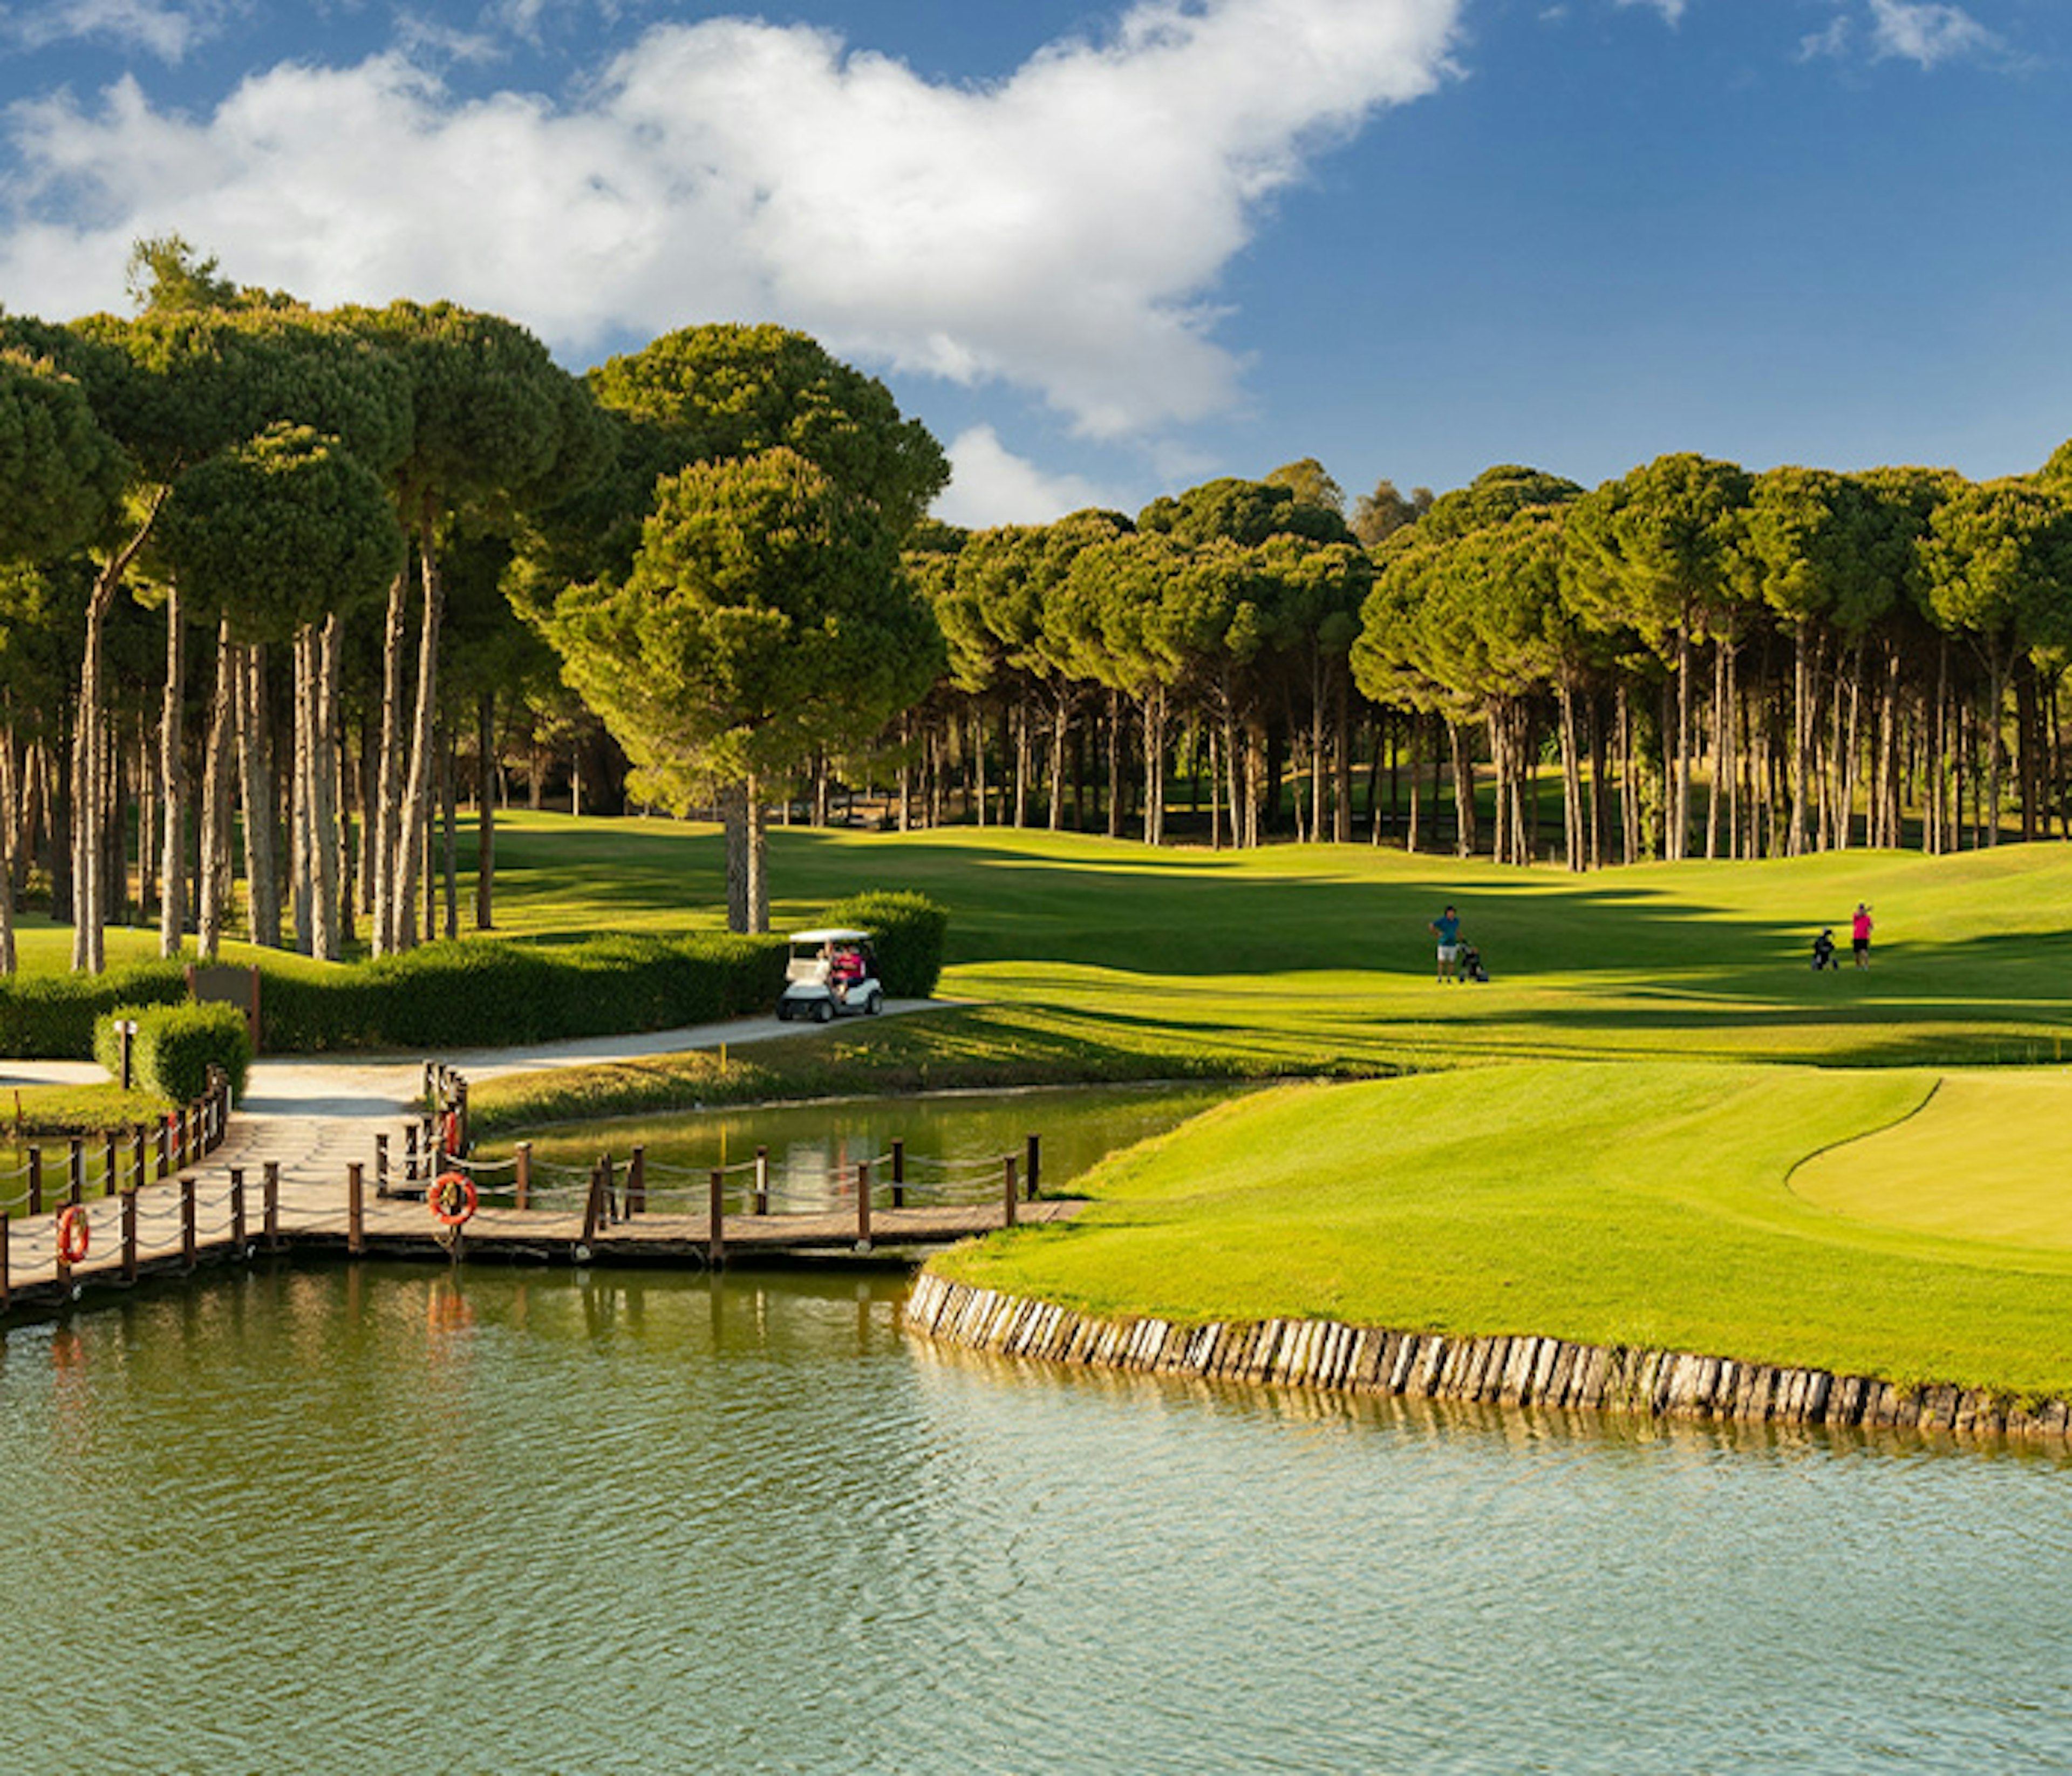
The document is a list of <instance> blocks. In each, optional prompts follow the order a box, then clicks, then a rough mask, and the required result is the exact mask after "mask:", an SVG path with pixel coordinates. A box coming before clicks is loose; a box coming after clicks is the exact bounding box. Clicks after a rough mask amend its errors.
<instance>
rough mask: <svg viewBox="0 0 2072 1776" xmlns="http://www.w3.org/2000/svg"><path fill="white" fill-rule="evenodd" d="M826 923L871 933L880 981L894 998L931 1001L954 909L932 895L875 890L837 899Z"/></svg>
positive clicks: (940, 973)
mask: <svg viewBox="0 0 2072 1776" xmlns="http://www.w3.org/2000/svg"><path fill="white" fill-rule="evenodd" d="M824 923H827V924H828V925H836V926H841V925H847V926H852V927H855V928H856V929H857V930H859V931H869V932H870V934H871V936H872V938H873V939H874V943H873V946H872V947H873V948H874V949H875V951H876V952H877V954H878V979H879V980H882V981H883V982H884V983H885V992H886V997H888V998H892V999H925V998H927V997H928V995H929V994H930V993H933V992H934V991H935V982H936V981H937V980H939V978H940V977H941V976H942V972H943V939H944V937H945V936H946V935H947V934H948V931H949V928H950V915H949V913H948V910H947V909H946V908H944V907H942V906H938V905H937V904H936V903H935V902H934V901H932V900H931V899H929V898H928V897H927V895H926V894H911V893H909V892H907V891H906V890H903V889H902V890H892V889H882V888H874V889H866V890H865V891H864V892H863V893H861V894H851V895H850V896H849V898H848V899H846V900H841V901H837V902H835V904H834V905H833V906H830V907H829V908H828V911H827V916H826V919H825V920H824Z"/></svg>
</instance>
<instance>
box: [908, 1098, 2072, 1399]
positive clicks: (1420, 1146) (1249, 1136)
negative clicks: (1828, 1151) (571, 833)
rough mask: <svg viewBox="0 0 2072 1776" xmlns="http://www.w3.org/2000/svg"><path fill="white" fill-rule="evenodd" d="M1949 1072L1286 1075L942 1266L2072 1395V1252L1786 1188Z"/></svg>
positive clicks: (1113, 1165) (1120, 1297) (1177, 1303)
mask: <svg viewBox="0 0 2072 1776" xmlns="http://www.w3.org/2000/svg"><path fill="white" fill-rule="evenodd" d="M1935 1084H1936V1080H1935V1078H1934V1075H1930V1074H1925V1073H1922V1072H1918V1071H1912V1070H1903V1069H1887V1070H1883V1071H1876V1072H1861V1071H1859V1072H1844V1073H1836V1072H1832V1071H1824V1070H1819V1069H1813V1068H1803V1067H1716V1066H1702V1065H1691V1064H1685V1063H1626V1064H1622V1065H1590V1064H1567V1063H1547V1064H1539V1065H1525V1066H1519V1067H1505V1068H1501V1069H1477V1070H1474V1071H1462V1072H1454V1073H1451V1074H1442V1075H1428V1076H1425V1077H1422V1078H1416V1079H1400V1080H1394V1081H1387V1082H1382V1083H1372V1084H1362V1085H1342V1086H1295V1087H1283V1088H1281V1089H1280V1090H1278V1091H1273V1092H1271V1093H1269V1094H1268V1095H1266V1096H1264V1097H1263V1098H1251V1099H1247V1100H1242V1101H1239V1102H1237V1103H1234V1104H1231V1105H1229V1106H1227V1108H1224V1109H1222V1110H1219V1111H1217V1112H1212V1113H1211V1115H1209V1116H1206V1117H1203V1118H1201V1119H1198V1120H1196V1121H1194V1122H1193V1123H1191V1124H1187V1125H1186V1127H1184V1128H1181V1129H1179V1130H1178V1131H1176V1132H1175V1133H1174V1134H1172V1135H1170V1136H1169V1137H1165V1138H1164V1139H1163V1140H1161V1141H1155V1142H1152V1143H1149V1144H1147V1145H1145V1146H1142V1147H1140V1148H1137V1149H1134V1150H1133V1151H1132V1152H1130V1153H1127V1154H1124V1155H1120V1156H1118V1157H1116V1158H1114V1159H1112V1160H1111V1161H1108V1164H1107V1165H1104V1166H1103V1167H1101V1168H1099V1169H1097V1170H1096V1172H1095V1173H1094V1174H1092V1175H1091V1178H1089V1179H1088V1180H1087V1181H1086V1187H1087V1190H1088V1191H1089V1193H1090V1194H1091V1195H1092V1196H1093V1197H1094V1198H1095V1206H1094V1207H1091V1208H1090V1209H1089V1210H1088V1211H1087V1213H1086V1214H1085V1215H1083V1216H1082V1217H1081V1218H1080V1219H1079V1220H1078V1221H1076V1222H1075V1223H1071V1225H1070V1226H1068V1227H1063V1228H1058V1229H1042V1230H1030V1231H1026V1232H1022V1233H1019V1234H1016V1235H1011V1236H1009V1237H1007V1238H1005V1239H996V1240H992V1241H988V1242H985V1243H984V1244H979V1245H975V1246H971V1247H966V1248H960V1249H959V1250H958V1251H956V1252H953V1253H952V1254H950V1255H949V1256H948V1257H946V1258H944V1259H941V1260H937V1262H936V1267H935V1268H939V1269H941V1270H943V1271H944V1272H948V1274H951V1275H952V1276H956V1278H958V1279H959V1280H960V1281H968V1282H973V1283H978V1284H980V1285H985V1286H988V1287H993V1288H997V1289H1006V1290H1009V1291H1011V1292H1013V1293H1023V1294H1030V1295H1037V1296H1041V1297H1043V1298H1045V1299H1046V1300H1050V1301H1059V1302H1062V1303H1064V1304H1065V1305H1069V1306H1072V1307H1075V1308H1077V1309H1080V1310H1082V1311H1087V1312H1091V1313H1149V1314H1156V1315H1160V1316H1165V1317H1170V1318H1177V1319H1180V1320H1183V1321H1196V1322H1199V1321H1208V1320H1215V1319H1237V1320H1245V1319H1253V1318H1261V1317H1264V1316H1274V1315H1279V1316H1289V1317H1303V1316H1312V1317H1320V1318H1334V1319H1339V1320H1344V1321H1348V1322H1359V1323H1367V1324H1373V1325H1381V1326H1392V1327H1397V1328H1400V1329H1403V1330H1439V1331H1443V1332H1445V1333H1448V1334H1457V1335H1461V1336H1468V1335H1478V1334H1505V1333H1514V1334H1525V1333H1532V1334H1542V1335H1548V1334H1551V1335H1554V1336H1557V1337H1561V1338H1572V1339H1577V1340H1580V1341H1584V1342H1595V1343H1606V1344H1619V1345H1638V1346H1651V1347H1660V1348H1668V1349H1674V1350H1696V1351H1701V1352H1706V1353H1711V1354H1716V1355H1731V1356H1734V1357H1737V1358H1740V1359H1744V1360H1747V1361H1751V1362H1758V1363H1782V1364H1795V1365H1804V1366H1809V1367H1822V1368H1829V1369H1833V1370H1836V1371H1842V1372H1844V1373H1852V1372H1853V1373H1862V1374H1868V1375H1878V1376H1881V1377H1884V1378H1886V1379H1894V1380H1901V1381H1907V1380H1921V1379H1936V1380H1939V1381H1953V1382H1958V1383H1963V1384H1965V1385H1968V1386H1980V1387H1996V1388H1998V1389H2000V1390H2002V1391H2004V1392H2008V1393H2012V1394H2015V1395H2018V1396H2042V1395H2052V1394H2062V1393H2065V1392H2072V1344H2068V1342H2067V1341H2066V1336H2065V1329H2066V1326H2067V1325H2068V1324H2072V1249H2068V1248H2067V1247H2066V1246H2065V1245H2064V1244H2053V1245H2051V1246H2049V1247H2031V1248H2026V1249H2024V1248H2016V1247H2012V1246H1997V1247H1996V1246H1987V1245H1982V1244H1972V1243H1969V1242H1966V1243H1963V1244H1961V1245H1959V1244H1955V1243H1953V1242H1951V1241H1950V1240H1948V1239H1943V1238H1942V1237H1940V1236H1938V1235H1937V1234H1935V1233H1933V1232H1924V1231H1917V1230H1916V1229H1915V1228H1914V1227H1912V1226H1910V1225H1909V1224H1908V1222H1907V1219H1905V1215H1903V1214H1902V1215H1897V1216H1891V1215H1875V1214H1869V1213H1866V1214H1864V1215H1861V1216H1852V1217H1848V1218H1844V1216H1841V1215H1836V1214H1834V1213H1831V1212H1830V1211H1827V1209H1825V1208H1823V1207H1820V1206H1818V1205H1816V1204H1814V1203H1811V1202H1807V1200H1805V1199H1804V1198H1803V1197H1802V1196H1801V1195H1800V1194H1798V1193H1797V1192H1795V1191H1794V1189H1793V1188H1792V1187H1791V1177H1792V1172H1793V1168H1794V1165H1797V1164H1798V1163H1799V1161H1801V1160H1802V1159H1803V1158H1804V1157H1806V1156H1807V1154H1809V1153H1812V1152H1814V1151H1815V1150H1816V1149H1819V1148H1820V1147H1822V1146H1823V1145H1827V1144H1828V1143H1832V1142H1836V1141H1850V1140H1861V1145H1862V1147H1863V1149H1864V1150H1866V1151H1868V1150H1869V1149H1872V1148H1873V1147H1874V1146H1875V1145H1877V1142H1878V1141H1881V1140H1885V1139H1888V1138H1891V1137H1885V1136H1881V1135H1879V1134H1878V1133H1877V1131H1879V1130H1881V1129H1890V1128H1894V1127H1895V1126H1898V1127H1902V1128H1903V1127H1904V1126H1905V1123H1904V1120H1903V1119H1905V1118H1907V1117H1909V1116H1911V1115H1912V1114H1913V1113H1914V1112H1915V1110H1916V1109H1917V1108H1918V1106H1919V1105H1920V1104H1922V1102H1923V1101H1924V1100H1926V1098H1927V1097H1928V1096H1929V1094H1930V1091H1931V1090H1932V1089H1933V1088H1934V1086H1935ZM1862 1137H1870V1138H1869V1139H1868V1140H1863V1139H1862ZM1843 1152H1844V1153H1847V1152H1848V1149H1843ZM1864 1207H1866V1208H1868V1207H1869V1205H1868V1204H1865V1205H1864ZM2064 1226H2065V1221H2064V1218H2063V1216H2062V1215H2061V1216H2060V1218H2059V1220H2058V1231H2060V1233H2061V1234H2062V1232H2063V1231H2064Z"/></svg>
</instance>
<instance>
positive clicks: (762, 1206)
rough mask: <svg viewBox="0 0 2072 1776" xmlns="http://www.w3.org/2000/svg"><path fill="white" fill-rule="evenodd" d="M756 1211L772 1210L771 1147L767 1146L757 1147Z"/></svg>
mask: <svg viewBox="0 0 2072 1776" xmlns="http://www.w3.org/2000/svg"><path fill="white" fill-rule="evenodd" d="M755 1212H756V1213H757V1214H758V1215H767V1214H768V1213H769V1212H770V1149H768V1148H767V1147H759V1148H757V1149H755Z"/></svg>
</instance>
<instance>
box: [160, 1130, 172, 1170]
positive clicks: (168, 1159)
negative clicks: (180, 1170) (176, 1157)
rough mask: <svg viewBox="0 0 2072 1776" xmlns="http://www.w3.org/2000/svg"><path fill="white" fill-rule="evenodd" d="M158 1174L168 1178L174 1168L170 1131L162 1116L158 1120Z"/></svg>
mask: <svg viewBox="0 0 2072 1776" xmlns="http://www.w3.org/2000/svg"><path fill="white" fill-rule="evenodd" d="M172 1170H173V1155H172V1141H171V1135H170V1133H169V1131H168V1130H167V1128H166V1121H165V1119H164V1118H163V1117H160V1118H159V1120H158V1176H159V1177H160V1178H168V1177H171V1175H172Z"/></svg>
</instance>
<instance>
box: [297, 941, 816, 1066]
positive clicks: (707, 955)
mask: <svg viewBox="0 0 2072 1776" xmlns="http://www.w3.org/2000/svg"><path fill="white" fill-rule="evenodd" d="M784 962H785V947H784V944H783V941H782V940H781V939H776V938H770V937H734V936H726V935H709V934H700V935H695V936H691V937H680V938H663V937H636V936H614V937H597V938H591V939H589V940H588V941H586V942H585V943H568V944H551V945H549V944H520V943H504V942H501V941H499V940H496V939H483V938H473V939H467V940H465V941H461V942H454V943H427V944H425V945H423V946H422V947H421V948H417V949H413V950H406V951H405V952H403V953H402V954H401V955H400V956H380V957H377V958H376V960H373V961H372V962H368V963H364V964H360V965H358V966H356V967H354V968H344V969H339V970H337V971H335V972H326V973H323V974H321V975H314V976H313V975H310V974H306V973H302V972H298V973H295V974H293V975H290V974H286V973H282V974H274V973H273V972H268V971H266V969H265V964H264V963H261V972H262V976H263V978H262V980H261V985H260V992H259V1004H260V1016H261V1023H262V1025H263V1027H264V1032H265V1043H266V1046H267V1047H268V1048H269V1049H283V1050H292V1051H294V1052H295V1053H298V1054H310V1053H315V1052H319V1051H323V1050H331V1049H348V1048H404V1049H411V1050H436V1049H444V1048H467V1047H491V1046H495V1047H504V1046H510V1045H512V1044H515V1043H520V1042H549V1041H553V1040H554V1039H556V1038H561V1037H568V1036H615V1035H621V1034H626V1033H627V1032H629V1031H633V1030H672V1029H675V1028H676V1027H677V1026H680V1025H685V1024H705V1023H716V1022H719V1021H720V1020H722V1019H723V1018H727V1017H739V1016H741V1015H742V1014H743V1013H749V1012H759V1011H767V1010H768V1009H770V1008H771V1006H772V1005H775V1004H776V1002H777V995H778V993H779V992H780V991H781V990H782V989H783V984H784Z"/></svg>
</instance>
